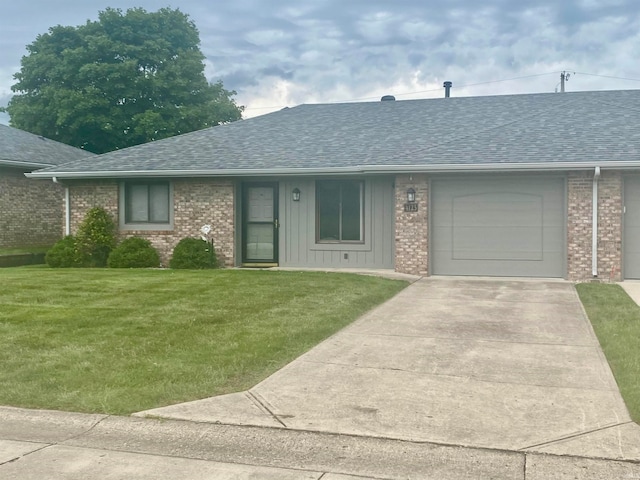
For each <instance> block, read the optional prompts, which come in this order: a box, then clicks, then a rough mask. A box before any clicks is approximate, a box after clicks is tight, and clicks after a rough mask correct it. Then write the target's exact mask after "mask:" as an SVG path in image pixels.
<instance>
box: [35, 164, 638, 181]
mask: <svg viewBox="0 0 640 480" xmlns="http://www.w3.org/2000/svg"><path fill="white" fill-rule="evenodd" d="M597 166H599V167H600V168H601V169H603V170H605V169H608V170H611V169H615V170H638V169H640V160H638V161H633V162H628V161H626V162H625V161H620V162H615V161H613V162H602V163H600V162H554V163H486V164H464V165H463V164H438V165H359V166H354V167H334V168H331V167H330V168H326V167H325V168H270V169H266V168H260V169H258V168H256V169H224V170H146V171H145V170H123V171H93V172H91V171H88V172H64V171H59V172H53V171H49V172H33V173H27V174H25V175H26V176H27V177H29V178H53V177H58V178H60V179H73V178H144V177H147V178H158V177H163V178H170V177H173V178H177V177H180V178H185V177H255V176H269V177H275V176H278V177H282V176H303V175H353V174H363V173H377V174H382V173H386V174H396V173H453V172H514V171H517V172H549V171H567V170H593V169H594V168H595V167H597Z"/></svg>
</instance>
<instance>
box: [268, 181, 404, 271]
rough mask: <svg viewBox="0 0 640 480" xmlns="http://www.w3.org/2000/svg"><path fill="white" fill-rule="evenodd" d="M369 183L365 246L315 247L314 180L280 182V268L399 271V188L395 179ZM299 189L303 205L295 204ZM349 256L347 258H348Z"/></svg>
mask: <svg viewBox="0 0 640 480" xmlns="http://www.w3.org/2000/svg"><path fill="white" fill-rule="evenodd" d="M363 180H364V225H363V237H364V238H363V242H362V243H318V242H316V204H315V182H316V179H315V178H295V179H287V180H283V181H281V182H280V232H279V242H280V244H279V247H280V262H279V263H280V265H281V266H283V267H308V268H313V267H329V268H332V267H342V268H386V269H391V268H393V267H394V245H393V241H394V188H393V181H394V180H393V178H392V177H370V178H363ZM294 188H299V189H300V192H301V194H300V201H299V202H293V201H292V199H291V196H292V191H293V189H294ZM345 257H346V258H345Z"/></svg>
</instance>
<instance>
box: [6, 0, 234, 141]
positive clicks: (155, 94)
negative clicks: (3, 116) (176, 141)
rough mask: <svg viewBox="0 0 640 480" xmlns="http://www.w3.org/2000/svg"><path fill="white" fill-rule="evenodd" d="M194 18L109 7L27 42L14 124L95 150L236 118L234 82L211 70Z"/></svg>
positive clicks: (11, 111) (172, 12) (12, 113)
mask: <svg viewBox="0 0 640 480" xmlns="http://www.w3.org/2000/svg"><path fill="white" fill-rule="evenodd" d="M199 45H200V38H199V33H198V30H197V28H196V26H195V24H194V23H193V22H192V21H191V20H190V19H189V17H188V15H186V14H184V13H182V12H180V11H179V10H177V9H176V10H172V9H169V8H163V9H161V10H159V11H157V12H147V11H145V10H144V9H142V8H133V9H129V10H127V12H126V13H123V12H122V10H119V9H112V8H108V9H106V10H105V11H103V12H100V14H99V19H98V21H87V23H86V24H85V25H80V26H78V27H64V26H60V25H58V26H55V27H52V28H50V29H49V31H48V33H45V34H42V35H38V37H37V38H36V40H35V41H34V42H33V43H31V44H30V45H28V46H27V50H28V52H29V53H28V55H26V56H24V57H23V58H22V68H21V70H20V72H18V73H17V74H16V75H15V77H14V78H15V79H16V80H17V83H16V84H15V85H13V87H12V90H13V91H14V92H15V93H16V95H14V96H13V98H12V99H11V101H10V102H9V105H8V106H7V108H6V111H7V112H8V113H9V115H10V118H11V120H10V121H11V125H12V126H15V127H17V128H21V129H23V130H27V131H29V132H32V133H36V134H39V135H43V136H45V137H48V138H51V139H53V140H57V141H60V142H63V143H67V144H69V145H74V146H76V147H81V148H85V149H86V150H89V151H91V152H95V153H104V152H108V151H111V150H115V149H118V148H124V147H128V146H131V145H137V144H140V143H145V142H149V141H151V140H158V139H161V138H165V137H170V136H173V135H177V134H179V133H187V132H190V131H193V130H198V129H201V128H205V127H209V126H214V125H218V124H221V123H227V122H232V121H234V120H239V119H240V118H241V116H242V110H243V107H239V106H238V105H236V103H235V101H234V100H233V98H232V97H233V96H234V95H235V93H236V92H234V91H229V90H225V88H224V87H223V85H222V82H221V81H218V82H217V83H213V84H210V83H209V82H208V81H207V79H206V77H205V75H204V63H203V60H204V55H203V54H202V52H201V51H200V47H199Z"/></svg>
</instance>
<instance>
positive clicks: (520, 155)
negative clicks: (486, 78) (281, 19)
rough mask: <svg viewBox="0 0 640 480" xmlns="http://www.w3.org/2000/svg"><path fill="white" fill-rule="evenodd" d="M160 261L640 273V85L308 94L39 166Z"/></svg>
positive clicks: (587, 275) (77, 216)
mask: <svg viewBox="0 0 640 480" xmlns="http://www.w3.org/2000/svg"><path fill="white" fill-rule="evenodd" d="M29 176H30V177H32V178H54V179H57V181H59V182H62V183H64V185H65V186H66V188H67V190H68V195H69V198H70V202H69V208H68V210H67V213H66V214H67V216H68V218H69V222H70V225H71V229H72V231H75V229H76V228H77V226H78V223H79V222H80V221H81V219H82V218H83V216H84V214H85V212H86V211H87V210H88V209H89V208H90V207H93V206H96V205H100V206H103V207H105V208H106V209H107V210H108V211H109V212H111V213H112V214H113V216H114V218H115V219H117V221H118V225H119V231H120V233H121V235H122V236H131V235H138V236H143V237H146V238H149V239H150V240H151V241H152V243H153V244H154V245H155V246H156V247H157V248H158V249H159V250H160V252H161V256H162V258H163V261H164V262H166V261H167V259H168V257H169V256H170V253H171V250H172V248H173V246H174V245H175V244H176V243H177V242H178V240H179V239H180V238H182V237H185V236H199V232H200V228H201V227H202V226H203V225H211V227H212V236H213V238H214V241H215V246H216V249H217V253H218V256H219V258H220V259H221V260H222V261H223V263H224V264H225V265H227V266H243V265H244V266H270V265H280V266H285V267H338V268H376V269H394V270H396V271H398V272H405V273H411V274H418V275H487V276H524V277H557V278H566V279H570V280H587V279H592V278H594V277H595V278H599V279H606V280H619V279H622V278H640V90H633V91H600V92H576V93H563V94H532V95H505V96H485V97H466V98H441V99H431V100H405V101H380V102H368V103H343V104H328V105H322V104H321V105H301V106H298V107H295V108H286V109H283V110H281V111H278V112H275V113H272V114H268V115H264V116H261V117H256V118H252V119H249V120H243V121H239V122H235V123H231V124H228V125H223V126H217V127H213V128H210V129H206V130H201V131H197V132H192V133H189V134H185V135H181V136H177V137H173V138H168V139H164V140H160V141H156V142H152V143H148V144H144V145H140V146H136V147H132V148H127V149H123V150H119V151H115V152H111V153H107V154H104V155H100V156H98V157H95V158H92V159H91V161H90V162H87V161H83V160H79V161H75V162H70V163H66V164H64V165H60V166H57V167H49V168H46V169H43V170H39V171H37V172H34V173H32V174H30V175H29Z"/></svg>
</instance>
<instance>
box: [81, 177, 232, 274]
mask: <svg viewBox="0 0 640 480" xmlns="http://www.w3.org/2000/svg"><path fill="white" fill-rule="evenodd" d="M69 187H70V203H71V212H72V213H71V233H72V234H75V233H76V232H77V229H78V225H79V224H80V222H82V220H83V219H84V217H85V215H86V213H87V211H88V210H89V209H91V208H92V207H95V206H101V207H103V208H105V210H107V211H108V212H109V213H111V214H112V215H113V219H114V221H115V222H116V224H117V223H118V215H119V208H118V204H119V202H118V196H119V188H120V187H119V183H118V182H117V181H115V180H112V181H83V182H72V183H70V184H69ZM234 188H235V187H234V184H233V182H232V181H230V180H218V179H210V180H209V179H184V180H175V181H173V200H174V201H173V204H174V222H173V229H172V230H121V231H120V233H119V236H120V238H127V237H132V236H136V237H142V238H146V239H148V240H149V241H150V242H151V243H152V244H153V246H154V247H155V248H156V249H157V250H158V253H159V254H160V260H161V263H162V265H164V266H166V265H168V263H169V259H170V258H171V252H172V251H173V248H174V247H175V245H176V244H177V243H178V242H179V241H180V239H182V238H184V237H199V236H200V228H201V227H202V226H203V225H205V224H209V225H211V227H212V231H211V237H212V238H213V241H214V246H215V249H216V255H217V257H218V261H219V262H220V264H221V265H222V266H225V267H231V266H233V265H234V262H235V202H234Z"/></svg>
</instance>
